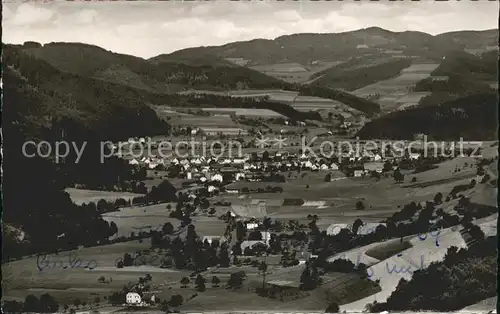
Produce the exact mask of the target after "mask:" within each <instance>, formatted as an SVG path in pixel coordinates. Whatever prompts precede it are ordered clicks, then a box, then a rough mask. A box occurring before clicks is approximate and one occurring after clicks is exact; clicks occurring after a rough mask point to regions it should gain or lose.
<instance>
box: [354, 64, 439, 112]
mask: <svg viewBox="0 0 500 314" xmlns="http://www.w3.org/2000/svg"><path fill="white" fill-rule="evenodd" d="M438 66H439V64H434V63H414V64H412V65H411V66H410V67H408V68H406V69H404V70H402V71H401V73H400V75H399V76H397V77H395V78H391V79H388V80H384V81H379V82H377V83H374V84H371V85H368V86H365V87H363V88H360V89H357V90H355V91H354V92H353V94H354V95H356V96H358V97H368V96H369V95H375V94H378V95H380V97H379V98H378V99H377V100H376V101H377V102H378V103H379V104H380V106H381V109H382V110H383V111H390V110H394V109H397V108H400V107H401V106H403V108H405V107H408V106H410V105H413V104H416V103H417V104H418V102H419V101H420V99H421V98H423V97H424V96H426V94H425V93H421V92H412V91H411V89H412V88H413V87H414V86H415V84H416V83H417V82H418V81H421V80H423V79H426V78H428V77H429V76H430V75H431V73H432V71H434V70H435V69H436V68H437V67H438Z"/></svg>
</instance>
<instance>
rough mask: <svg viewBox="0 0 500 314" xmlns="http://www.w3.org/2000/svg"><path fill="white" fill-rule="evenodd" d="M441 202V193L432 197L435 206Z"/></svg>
mask: <svg viewBox="0 0 500 314" xmlns="http://www.w3.org/2000/svg"><path fill="white" fill-rule="evenodd" d="M442 202H443V194H441V192H438V193H437V194H436V195H435V196H434V203H436V204H438V205H439V204H441V203H442Z"/></svg>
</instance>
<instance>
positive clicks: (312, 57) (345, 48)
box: [149, 27, 498, 66]
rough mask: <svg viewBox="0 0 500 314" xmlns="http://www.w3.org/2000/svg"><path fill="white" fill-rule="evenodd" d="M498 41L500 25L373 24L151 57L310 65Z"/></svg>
mask: <svg viewBox="0 0 500 314" xmlns="http://www.w3.org/2000/svg"><path fill="white" fill-rule="evenodd" d="M497 44H498V30H497V29H491V30H485V31H460V32H451V33H444V34H439V35H435V36H433V35H430V34H427V33H423V32H415V31H405V32H392V31H388V30H385V29H382V28H379V27H370V28H365V29H360V30H355V31H349V32H343V33H326V34H312V33H303V34H292V35H285V36H280V37H277V38H275V39H253V40H250V41H241V42H233V43H228V44H225V45H221V46H206V47H196V48H186V49H182V50H178V51H175V52H173V53H170V54H167V55H159V56H156V57H153V58H151V59H149V60H151V61H155V60H161V59H162V58H178V59H179V58H183V59H190V58H200V56H203V57H206V56H211V57H217V58H244V59H248V60H250V63H249V64H248V66H251V65H262V64H271V63H282V62H297V63H299V64H302V65H307V64H310V63H311V62H313V61H316V60H323V61H336V60H340V59H348V58H349V57H355V56H359V55H364V54H365V53H366V52H369V51H370V50H366V49H386V50H390V49H402V50H403V53H410V54H415V55H419V56H422V57H427V58H430V59H440V58H441V57H442V56H444V55H445V54H446V53H447V52H450V51H455V50H460V51H463V50H464V49H480V48H486V47H496V46H497ZM360 45H366V46H367V48H364V47H363V48H361V47H359V46H360Z"/></svg>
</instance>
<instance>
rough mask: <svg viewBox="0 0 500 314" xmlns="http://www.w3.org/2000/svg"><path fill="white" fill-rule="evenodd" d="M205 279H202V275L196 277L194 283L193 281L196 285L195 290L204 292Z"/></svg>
mask: <svg viewBox="0 0 500 314" xmlns="http://www.w3.org/2000/svg"><path fill="white" fill-rule="evenodd" d="M205 281H206V280H205V278H203V276H202V275H198V276H197V277H196V281H195V285H196V289H197V290H198V291H200V292H203V291H205V288H206V287H205Z"/></svg>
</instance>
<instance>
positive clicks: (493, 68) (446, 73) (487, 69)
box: [415, 51, 498, 106]
mask: <svg viewBox="0 0 500 314" xmlns="http://www.w3.org/2000/svg"><path fill="white" fill-rule="evenodd" d="M431 75H432V76H431V77H429V78H427V79H424V80H422V81H420V82H418V83H417V84H416V85H415V91H416V92H431V94H430V95H429V96H426V97H424V98H422V99H421V100H420V102H419V105H420V106H435V105H438V104H442V103H444V102H447V101H451V100H455V99H458V98H460V97H465V96H468V95H474V94H480V93H493V92H494V91H495V90H494V88H492V87H491V86H490V84H491V83H492V82H496V81H498V52H497V51H490V52H485V53H483V54H482V55H481V56H474V55H471V54H468V53H466V52H463V51H462V52H454V53H452V54H448V55H447V56H446V57H445V58H444V59H443V60H442V61H441V63H440V65H439V66H438V67H437V68H436V69H435V70H434V71H433V72H432V74H431ZM436 76H437V77H447V79H445V80H443V79H439V80H436V79H433V77H436Z"/></svg>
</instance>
